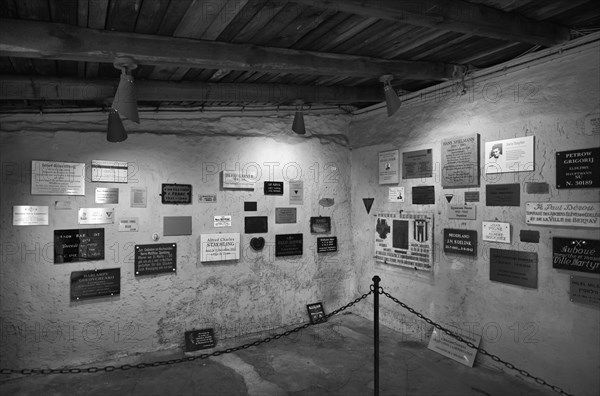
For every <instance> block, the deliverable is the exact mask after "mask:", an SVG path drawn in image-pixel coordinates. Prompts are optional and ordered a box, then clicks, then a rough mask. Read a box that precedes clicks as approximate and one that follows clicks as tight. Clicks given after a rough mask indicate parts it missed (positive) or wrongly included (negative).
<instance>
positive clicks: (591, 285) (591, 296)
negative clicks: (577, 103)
mask: <svg viewBox="0 0 600 396" xmlns="http://www.w3.org/2000/svg"><path fill="white" fill-rule="evenodd" d="M569 294H570V296H571V301H573V302H576V303H582V304H588V305H593V306H595V307H596V308H599V307H600V279H598V278H589V277H585V276H575V275H573V276H571V287H570V291H569Z"/></svg>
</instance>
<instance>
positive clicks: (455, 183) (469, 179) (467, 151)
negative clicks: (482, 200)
mask: <svg viewBox="0 0 600 396" xmlns="http://www.w3.org/2000/svg"><path fill="white" fill-rule="evenodd" d="M479 173H480V167H479V134H478V133H474V134H472V135H467V136H459V137H452V138H448V139H444V140H442V187H443V188H464V187H479Z"/></svg>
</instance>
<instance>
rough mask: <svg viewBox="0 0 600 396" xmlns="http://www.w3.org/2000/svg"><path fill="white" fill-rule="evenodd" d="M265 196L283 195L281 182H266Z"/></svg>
mask: <svg viewBox="0 0 600 396" xmlns="http://www.w3.org/2000/svg"><path fill="white" fill-rule="evenodd" d="M264 190H265V195H283V182H278V181H266V182H265V188H264Z"/></svg>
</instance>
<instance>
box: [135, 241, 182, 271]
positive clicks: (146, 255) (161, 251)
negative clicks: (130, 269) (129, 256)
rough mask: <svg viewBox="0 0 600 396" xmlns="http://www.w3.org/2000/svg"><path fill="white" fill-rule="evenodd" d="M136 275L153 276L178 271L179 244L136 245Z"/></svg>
mask: <svg viewBox="0 0 600 396" xmlns="http://www.w3.org/2000/svg"><path fill="white" fill-rule="evenodd" d="M134 262H135V275H136V276H137V275H153V274H162V273H166V272H170V273H171V272H176V271H177V244H176V243H155V244H151V245H135V257H134Z"/></svg>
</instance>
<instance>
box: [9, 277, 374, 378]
mask: <svg viewBox="0 0 600 396" xmlns="http://www.w3.org/2000/svg"><path fill="white" fill-rule="evenodd" d="M371 286H372V285H371ZM373 293H374V290H373V287H371V290H370V291H369V292H368V293H365V294H363V295H362V296H360V297H358V298H357V299H355V300H354V301H351V302H349V303H348V304H346V305H344V306H342V307H340V308H338V309H336V310H335V311H333V312H331V313H329V314H327V315H324V316H323V317H322V318H320V319H319V320H318V321H316V322H314V323H312V322H309V323H305V324H303V325H300V326H297V327H295V328H293V329H291V330H287V331H284V332H282V333H278V334H275V335H273V336H270V337H267V338H264V339H262V340H257V341H254V342H250V343H247V344H244V345H240V346H237V347H233V348H227V349H224V350H220V351H215V352H213V353H203V354H201V355H196V356H188V357H185V358H180V359H171V360H163V361H156V362H152V363H138V364H133V365H132V364H124V365H122V366H105V367H87V368H61V369H21V370H19V369H8V368H3V369H0V374H23V375H30V374H79V373H97V372H100V371H104V372H111V371H118V370H123V371H125V370H130V369H143V368H146V367H157V366H166V365H171V364H177V363H183V362H191V361H194V360H197V359H208V358H209V357H212V356H219V355H223V354H226V353H232V352H236V351H239V350H242V349H248V348H250V347H253V346H258V345H260V344H266V343H269V342H271V341H274V340H278V339H280V338H282V337H287V336H289V335H291V334H292V333H297V332H299V331H300V330H304V329H306V328H307V327H310V326H314V325H318V324H321V323H323V322H325V321H327V319H329V318H330V317H332V316H334V315H337V314H338V313H340V312H342V311H345V310H346V309H348V308H350V307H351V306H353V305H354V304H357V303H359V302H360V301H362V300H364V299H365V298H367V297H369V295H371V294H373Z"/></svg>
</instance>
